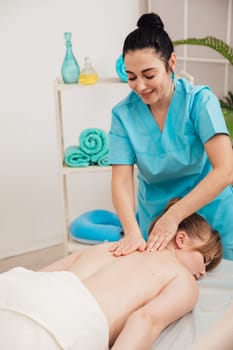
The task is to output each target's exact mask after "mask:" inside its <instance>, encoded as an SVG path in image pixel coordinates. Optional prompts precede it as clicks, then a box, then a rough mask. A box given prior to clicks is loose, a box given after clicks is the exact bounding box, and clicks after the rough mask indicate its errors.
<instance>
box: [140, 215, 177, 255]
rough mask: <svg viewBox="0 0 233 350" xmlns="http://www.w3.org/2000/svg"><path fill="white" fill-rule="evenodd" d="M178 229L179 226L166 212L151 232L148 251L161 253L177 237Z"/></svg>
mask: <svg viewBox="0 0 233 350" xmlns="http://www.w3.org/2000/svg"><path fill="white" fill-rule="evenodd" d="M177 229H178V225H177V223H176V222H175V221H174V219H173V218H172V217H171V216H170V215H169V213H168V212H166V213H165V214H163V215H162V216H161V218H159V219H158V221H157V222H156V223H155V224H154V226H153V228H152V230H151V233H150V235H149V237H148V241H147V246H146V250H147V251H151V252H153V251H155V250H159V251H161V250H163V249H165V248H166V247H167V245H168V243H169V242H170V241H171V239H172V238H173V237H174V236H175V234H176V232H177Z"/></svg>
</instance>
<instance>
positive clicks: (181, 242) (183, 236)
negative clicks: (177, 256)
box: [175, 231, 189, 249]
mask: <svg viewBox="0 0 233 350" xmlns="http://www.w3.org/2000/svg"><path fill="white" fill-rule="evenodd" d="M188 241H189V237H188V235H187V233H186V232H185V231H178V232H177V234H176V235H175V242H176V246H177V248H178V249H183V248H184V247H185V246H187V244H188Z"/></svg>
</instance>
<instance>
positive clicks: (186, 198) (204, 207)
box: [109, 13, 233, 260]
mask: <svg viewBox="0 0 233 350" xmlns="http://www.w3.org/2000/svg"><path fill="white" fill-rule="evenodd" d="M123 58H124V63H125V67H126V72H127V76H128V84H129V87H130V88H131V89H132V91H131V92H130V94H129V95H128V96H126V98H125V99H123V100H122V101H121V102H119V103H118V104H117V105H116V106H115V107H114V108H113V110H112V124H111V130H110V152H109V162H110V164H112V198H113V203H114V206H115V209H116V211H117V214H118V215H119V218H120V220H121V223H122V225H123V229H124V233H125V235H124V237H123V238H122V239H121V240H120V241H119V242H116V243H113V245H112V248H111V251H112V252H113V254H114V255H116V256H120V255H126V254H129V253H132V252H133V251H136V250H139V251H143V250H145V249H147V250H149V251H152V250H163V249H164V248H165V247H166V246H167V244H168V243H169V242H170V240H171V239H172V238H173V237H174V235H175V233H176V231H177V227H178V225H179V223H180V222H181V221H182V220H183V219H184V218H186V217H188V216H189V215H191V214H192V213H194V212H195V211H198V212H199V214H200V215H202V216H203V217H204V218H205V219H206V220H207V221H208V222H209V224H210V225H212V227H213V228H214V229H216V230H218V231H219V233H220V235H221V239H222V244H223V250H224V258H226V259H230V260H233V187H232V186H231V185H230V183H232V182H233V152H232V146H231V141H230V138H229V135H228V130H227V128H226V125H225V121H224V117H223V114H222V111H221V108H220V105H219V101H218V98H217V97H216V96H215V95H214V94H213V92H212V91H211V89H210V88H209V87H207V86H193V85H191V84H190V83H189V82H188V81H187V80H185V79H174V70H175V66H176V54H175V53H174V47H173V43H172V41H171V39H170V37H169V36H168V34H167V32H166V31H165V30H164V25H163V22H162V20H161V18H160V17H159V16H158V15H156V14H154V13H150V14H144V15H143V16H141V17H140V18H139V20H138V23H137V29H135V30H134V31H132V32H131V33H130V34H129V35H128V36H127V37H126V39H125V42H124V46H123ZM135 164H136V165H137V169H138V185H137V198H136V199H135V195H134V194H135V188H134V169H135V167H134V165H135ZM174 197H179V198H181V200H180V201H178V202H177V203H176V204H175V205H173V206H172V207H171V208H170V209H169V210H168V211H167V212H166V213H165V214H163V215H162V216H161V218H160V219H159V220H158V221H157V222H156V224H155V225H154V227H153V230H152V233H151V235H150V238H149V239H148V241H147V236H148V230H149V225H150V223H151V222H152V220H153V219H154V218H155V217H157V216H158V215H160V214H161V213H162V211H163V210H164V207H165V205H166V203H167V202H169V200H170V199H171V198H174ZM135 207H137V210H136V213H135ZM135 214H136V215H135Z"/></svg>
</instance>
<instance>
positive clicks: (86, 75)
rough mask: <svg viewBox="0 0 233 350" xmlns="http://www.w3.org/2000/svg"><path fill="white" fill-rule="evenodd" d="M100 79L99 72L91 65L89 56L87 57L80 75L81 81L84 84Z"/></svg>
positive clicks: (93, 82)
mask: <svg viewBox="0 0 233 350" xmlns="http://www.w3.org/2000/svg"><path fill="white" fill-rule="evenodd" d="M97 81H98V74H97V73H96V71H95V70H94V69H93V68H92V66H91V60H90V58H89V57H85V62H84V68H83V69H82V70H81V73H80V76H79V83H80V84H83V85H91V84H95V83H96V82H97Z"/></svg>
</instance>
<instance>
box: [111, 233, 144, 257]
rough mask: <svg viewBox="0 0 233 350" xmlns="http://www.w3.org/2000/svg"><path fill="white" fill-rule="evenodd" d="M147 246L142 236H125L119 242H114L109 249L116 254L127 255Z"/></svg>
mask: <svg viewBox="0 0 233 350" xmlns="http://www.w3.org/2000/svg"><path fill="white" fill-rule="evenodd" d="M145 248H146V242H145V240H144V239H143V238H142V237H125V238H122V239H121V240H120V241H119V242H116V243H114V244H113V245H112V246H111V247H110V249H109V251H111V252H112V253H113V255H114V256H121V255H127V254H131V253H133V252H135V251H136V250H139V251H143V250H145Z"/></svg>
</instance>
